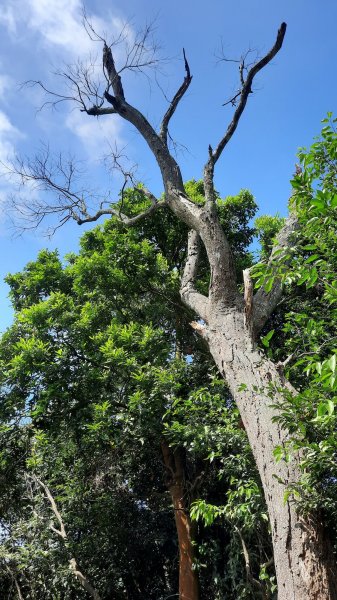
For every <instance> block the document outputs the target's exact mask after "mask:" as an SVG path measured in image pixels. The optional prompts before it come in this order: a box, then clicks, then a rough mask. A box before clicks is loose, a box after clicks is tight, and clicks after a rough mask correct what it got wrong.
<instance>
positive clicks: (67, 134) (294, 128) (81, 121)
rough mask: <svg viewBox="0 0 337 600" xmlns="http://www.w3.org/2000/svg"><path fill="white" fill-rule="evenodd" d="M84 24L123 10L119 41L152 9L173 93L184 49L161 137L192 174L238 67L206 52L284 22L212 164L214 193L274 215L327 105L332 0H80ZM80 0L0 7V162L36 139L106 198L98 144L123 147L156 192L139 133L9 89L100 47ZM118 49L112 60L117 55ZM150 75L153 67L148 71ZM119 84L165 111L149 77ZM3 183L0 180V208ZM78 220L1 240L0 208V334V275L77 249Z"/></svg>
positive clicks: (333, 49)
mask: <svg viewBox="0 0 337 600" xmlns="http://www.w3.org/2000/svg"><path fill="white" fill-rule="evenodd" d="M86 12H87V15H88V17H89V18H90V19H91V21H92V22H93V24H94V26H95V29H96V30H97V31H98V32H100V33H102V34H105V35H106V36H107V37H108V39H109V38H110V36H111V35H113V34H116V32H117V31H118V29H119V28H120V27H121V24H122V23H123V22H124V21H125V20H128V21H129V23H130V25H129V35H130V38H132V36H133V35H134V32H135V30H137V29H139V28H141V27H142V26H143V25H144V23H145V22H147V21H152V20H154V19H155V37H156V39H157V40H158V42H159V43H160V45H161V55H162V56H163V57H164V58H166V59H167V60H166V61H164V63H163V64H162V66H161V69H160V72H159V73H157V79H158V80H159V82H160V87H161V89H162V90H164V92H165V94H166V95H167V96H168V97H172V95H173V94H174V92H175V91H176V89H177V87H178V86H179V84H180V83H181V81H182V78H183V76H184V73H183V62H182V48H183V47H184V48H185V49H186V53H187V56H188V59H189V63H190V67H191V72H192V74H193V81H192V85H191V87H190V89H189V91H188V93H187V95H186V97H185V98H184V99H183V101H182V103H181V105H180V107H179V109H178V111H177V114H176V115H175V117H174V119H173V120H172V124H171V130H170V131H171V135H172V136H173V138H174V139H175V140H176V142H178V143H179V144H181V147H180V149H179V150H178V160H179V162H180V164H181V167H182V171H183V176H184V178H185V179H186V180H187V179H191V178H195V179H198V178H200V177H201V174H202V166H203V164H204V162H205V160H206V158H207V147H208V144H209V143H210V144H212V145H213V146H214V145H216V143H217V141H218V140H219V138H220V136H221V135H222V134H223V132H224V130H225V127H226V126H227V124H228V122H229V120H230V118H231V115H232V109H231V108H230V107H229V106H227V107H223V106H222V104H223V102H225V101H226V100H227V99H228V98H229V97H230V96H231V94H232V93H233V91H235V85H236V82H237V66H236V65H235V64H231V63H219V62H218V61H217V59H216V55H217V54H218V51H219V48H220V46H221V44H222V47H223V48H224V51H225V53H226V55H227V56H228V57H230V58H239V57H240V55H241V54H242V53H243V52H244V51H246V50H247V49H248V48H249V47H250V48H253V49H257V50H258V51H259V52H260V54H263V53H264V52H266V51H267V50H269V48H270V47H271V46H272V44H273V43H274V41H275V37H276V32H277V29H278V27H279V26H280V24H281V22H282V21H286V23H287V25H288V30H287V34H286V38H285V42H284V46H283V48H282V50H281V52H280V53H279V54H278V55H277V57H276V58H275V59H274V60H273V62H272V63H271V64H270V65H269V66H268V67H267V68H266V69H265V70H264V71H263V72H262V73H261V74H260V75H259V77H258V79H257V80H256V84H255V91H254V93H253V94H252V95H251V97H250V98H249V104H248V106H247V109H246V111H245V114H244V115H243V118H242V120H241V122H240V125H239V128H238V130H237V132H236V134H235V137H234V138H233V139H232V141H231V142H230V144H229V146H228V147H227V149H226V151H225V152H224V155H223V157H222V159H221V161H220V162H219V163H218V165H217V172H216V187H217V189H218V190H219V191H220V193H221V195H222V196H226V195H229V194H235V193H237V192H238V191H239V190H240V189H241V188H248V189H250V190H251V191H252V192H253V194H254V196H255V198H256V201H257V203H258V204H259V206H260V209H261V212H262V213H272V214H274V213H275V212H277V211H278V212H280V213H281V214H285V212H286V204H287V199H288V197H289V194H290V185H289V180H290V178H291V176H292V173H293V172H294V164H295V162H296V151H297V149H298V147H299V146H306V145H309V144H310V143H311V141H312V139H313V137H314V136H315V135H317V134H318V133H319V130H320V126H321V124H320V121H321V119H322V118H323V117H324V116H325V114H326V113H327V112H328V111H333V112H336V101H337V96H336V94H337V82H336V77H335V71H336V62H337V38H336V23H337V3H336V2H335V1H333V0H321V2H318V1H315V0H310V1H308V0H307V1H304V0H283V1H282V2H271V1H269V2H267V1H266V0H236V1H235V2H233V1H231V2H229V1H227V0H209V2H204V1H200V0H195V1H194V2H192V1H187V0H185V1H184V0H180V1H178V0H170V2H161V1H159V0H157V1H155V0H146V1H145V0H137V1H136V0H127V1H125V0H124V2H121V1H120V0H118V1H116V2H112V1H111V0H107V1H106V0H100V2H93V1H90V2H87V3H86ZM81 15H82V3H81V2H80V1H79V0H7V1H6V2H2V3H1V7H0V161H2V162H6V161H7V159H8V158H10V157H11V156H13V155H15V154H21V155H24V156H32V155H33V154H34V153H36V152H38V151H39V148H40V147H41V144H42V143H47V142H48V143H49V146H50V150H51V151H52V152H55V153H58V152H61V151H62V152H64V153H65V154H67V153H69V152H70V153H72V154H73V155H76V156H78V157H79V159H80V160H81V161H83V164H82V166H83V169H84V167H85V168H86V169H87V173H88V177H89V179H90V181H91V182H95V185H97V188H99V189H100V190H101V191H102V194H106V192H107V190H108V191H109V197H111V198H112V199H113V198H115V197H116V196H117V192H118V188H119V186H120V179H119V178H118V176H115V175H113V174H108V175H105V174H104V173H103V168H102V162H101V158H102V155H104V153H106V152H107V151H108V144H109V143H110V144H112V145H114V144H115V143H116V144H117V146H118V147H119V148H125V150H124V153H127V154H128V155H129V156H130V160H131V162H132V164H135V163H137V164H138V173H137V177H138V179H139V180H143V181H144V182H145V183H146V185H147V186H148V187H149V188H150V189H151V191H153V192H154V193H155V194H159V193H160V192H161V189H162V187H161V182H160V177H159V173H158V169H157V167H156V165H155V164H154V161H153V159H152V157H151V155H150V153H149V151H148V150H147V148H146V147H145V145H144V143H143V142H142V140H141V139H140V138H139V136H138V135H137V134H136V133H135V132H134V131H132V129H131V128H130V127H129V126H128V125H126V124H124V123H123V122H121V121H120V120H119V118H118V117H115V116H113V115H110V116H109V117H107V118H104V119H100V120H97V119H96V118H93V117H88V116H86V115H84V114H82V113H80V112H78V111H75V110H74V107H73V106H71V105H64V106H62V107H60V109H59V110H58V111H51V110H50V109H45V110H43V111H37V109H38V108H39V107H40V106H41V104H42V103H43V100H44V98H43V95H42V93H41V91H39V90H38V89H36V88H30V87H26V88H21V87H20V84H21V83H22V82H24V81H26V80H29V79H36V80H42V81H43V82H45V83H46V85H48V86H49V87H52V88H53V89H55V90H60V89H61V88H60V87H59V86H60V85H61V82H60V81H59V80H58V79H57V77H55V76H54V75H53V74H52V73H53V72H54V71H55V70H57V69H58V68H62V66H63V65H64V64H65V63H67V64H68V63H70V64H73V63H74V62H75V61H76V59H77V57H80V58H82V59H83V58H85V57H86V56H87V55H88V54H89V53H92V54H93V55H94V56H95V55H96V56H97V63H98V64H99V63H100V60H101V47H100V45H99V44H97V43H92V42H91V41H90V39H89V38H88V36H87V35H86V33H85V31H84V29H83V27H82V25H81V18H82V17H81ZM118 59H119V56H117V60H118ZM149 75H150V76H151V73H149ZM124 87H125V92H126V97H127V99H128V100H129V102H131V103H134V104H135V105H136V106H137V107H138V108H140V109H141V110H142V111H143V112H144V113H145V114H146V116H147V117H148V118H149V119H150V120H151V122H152V123H153V124H154V125H158V124H159V122H160V117H161V116H162V114H163V112H164V111H165V109H166V107H167V103H166V100H165V98H164V96H163V93H162V91H161V90H160V89H159V88H158V86H157V85H156V82H155V81H152V83H150V82H149V80H148V79H147V78H142V77H139V76H138V77H134V78H131V77H128V78H127V80H126V81H125V85H124ZM13 191H14V187H13V183H12V182H10V181H8V180H7V179H6V178H4V177H1V178H0V204H1V206H3V205H4V200H5V198H6V197H7V196H8V194H10V193H11V192H13ZM82 232H83V228H79V227H78V226H77V225H75V224H69V223H68V224H66V225H65V226H64V227H63V228H62V229H59V230H58V231H57V232H56V234H55V235H54V237H53V238H52V239H51V240H49V239H48V238H46V237H45V236H44V230H43V227H42V228H41V229H39V230H37V231H34V232H30V233H26V234H24V235H23V236H21V237H13V230H12V229H11V226H10V223H9V219H8V215H7V214H6V211H4V210H3V211H2V214H1V217H0V256H1V261H0V304H1V310H0V330H3V329H4V328H5V327H6V326H8V325H9V324H10V322H11V319H12V313H11V310H10V306H9V301H8V298H7V294H8V288H7V286H6V285H5V284H4V283H3V277H4V276H5V274H6V273H8V272H16V271H18V270H20V269H22V267H23V266H24V265H25V264H26V263H27V261H29V260H34V258H35V257H36V256H37V253H38V251H39V250H40V249H42V248H44V247H49V248H59V251H60V254H61V256H63V255H64V254H66V253H67V252H69V251H73V250H75V251H76V248H77V245H78V239H79V236H80V235H81V233H82Z"/></svg>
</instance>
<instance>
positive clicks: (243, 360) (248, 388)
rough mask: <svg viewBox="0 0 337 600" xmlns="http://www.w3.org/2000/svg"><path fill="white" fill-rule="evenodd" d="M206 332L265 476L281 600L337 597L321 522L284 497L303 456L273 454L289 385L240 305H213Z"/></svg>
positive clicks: (281, 435) (283, 435)
mask: <svg viewBox="0 0 337 600" xmlns="http://www.w3.org/2000/svg"><path fill="white" fill-rule="evenodd" d="M212 323H213V325H212ZM205 331H206V330H205ZM205 335H206V337H207V342H208V345H209V348H210V351H211V353H212V355H213V358H214V360H215V362H216V364H217V366H218V368H219V371H220V372H221V373H222V375H223V376H224V377H225V379H226V380H227V382H228V385H229V387H230V390H231V393H232V394H233V397H234V399H235V402H236V404H237V406H238V408H239V410H240V413H241V418H242V421H243V424H244V426H245V429H246V432H247V435H248V438H249V442H250V445H251V448H252V451H253V454H254V457H255V460H256V464H257V467H258V470H259V474H260V477H261V481H262V485H263V489H264V493H265V498H266V502H267V506H268V512H269V517H270V523H271V529H272V538H273V547H274V560H275V568H276V575H277V582H278V600H328V599H329V600H336V598H337V585H336V577H337V575H336V571H335V570H333V569H335V566H334V559H333V556H332V553H331V550H330V548H329V544H328V542H327V540H325V538H324V532H323V527H322V524H321V522H320V521H319V519H316V520H315V519H314V518H311V519H309V518H308V519H303V518H302V517H301V516H299V515H298V514H297V512H296V507H295V505H294V503H293V502H292V500H291V499H289V500H288V501H286V502H285V501H284V497H285V496H284V495H285V492H286V490H287V487H288V485H289V484H291V483H296V482H297V481H298V480H299V478H300V468H299V457H296V456H294V457H293V459H292V461H291V462H290V463H286V462H285V461H281V462H279V463H277V464H276V463H275V459H274V456H273V450H274V448H275V447H276V446H279V445H281V446H283V445H284V443H285V442H286V440H287V432H286V431H285V430H284V429H282V427H281V425H280V424H279V423H277V422H273V417H275V416H276V414H277V413H276V410H275V409H273V408H272V407H271V404H273V401H275V400H277V399H278V400H282V398H283V395H282V389H285V388H288V389H291V386H290V384H289V383H286V382H285V381H283V380H282V378H281V377H280V374H279V372H278V371H277V369H276V367H275V365H274V364H273V363H272V362H270V361H269V360H268V359H266V358H265V357H264V356H262V355H261V354H260V353H259V352H258V351H257V350H254V349H253V347H252V345H251V342H250V339H249V335H248V333H247V328H246V326H245V324H244V315H243V311H241V310H240V309H234V308H232V309H229V310H228V312H227V313H224V312H223V311H222V312H217V311H214V313H213V314H212V315H210V321H209V326H208V327H207V333H206V334H205ZM271 385H272V386H273V387H271ZM271 392H272V397H273V399H271V397H270V394H271ZM275 475H277V477H275Z"/></svg>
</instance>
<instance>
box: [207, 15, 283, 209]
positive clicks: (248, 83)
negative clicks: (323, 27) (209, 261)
mask: <svg viewBox="0 0 337 600" xmlns="http://www.w3.org/2000/svg"><path fill="white" fill-rule="evenodd" d="M286 28H287V25H286V23H282V24H281V27H280V28H279V30H278V32H277V37H276V41H275V44H274V45H273V47H272V48H271V50H269V52H268V53H267V54H266V55H265V56H264V57H263V58H261V59H260V60H259V61H258V62H257V63H256V64H254V65H253V66H252V67H251V68H250V69H249V70H248V73H247V76H246V79H244V70H245V66H244V62H242V60H241V63H240V65H241V71H240V78H241V84H242V87H241V90H240V92H239V93H238V94H236V95H235V96H234V97H233V98H232V103H234V104H235V103H236V102H237V103H238V104H237V108H236V110H235V112H234V115H233V118H232V120H231V122H230V124H229V125H228V127H227V130H226V132H225V135H224V136H223V137H222V139H221V140H220V142H219V144H218V146H217V147H216V148H215V150H213V148H212V147H211V146H209V158H208V161H207V163H206V165H205V169H204V183H205V194H206V200H207V203H208V206H209V207H210V206H211V205H212V204H213V203H214V198H215V196H214V187H213V177H214V166H215V164H216V162H217V161H218V159H219V158H220V156H221V154H222V152H223V150H224V148H225V147H226V145H227V144H228V142H229V141H230V139H231V138H232V136H233V134H234V132H235V130H236V128H237V126H238V123H239V121H240V118H241V115H242V113H243V111H244V109H245V106H246V104H247V100H248V96H249V94H251V93H252V83H253V80H254V77H255V76H256V75H257V73H259V71H261V70H262V69H263V68H264V67H265V66H266V65H267V64H268V63H270V61H271V60H272V59H273V58H274V56H276V54H277V53H278V51H279V50H280V49H281V47H282V44H283V39H284V36H285V32H286Z"/></svg>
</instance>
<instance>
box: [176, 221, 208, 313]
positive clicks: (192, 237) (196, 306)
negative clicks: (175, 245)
mask: <svg viewBox="0 0 337 600" xmlns="http://www.w3.org/2000/svg"><path fill="white" fill-rule="evenodd" d="M200 245H201V240H200V236H199V235H198V233H197V232H196V231H195V230H194V229H192V230H190V231H189V234H188V248H187V258H186V263H185V269H184V273H183V276H182V279H181V288H180V293H181V298H182V300H183V301H184V302H185V303H186V304H187V306H189V307H190V308H192V309H193V310H194V311H195V312H196V313H197V314H198V315H199V316H200V317H201V318H202V319H203V320H204V321H206V322H207V320H208V316H207V309H208V298H207V297H206V296H204V295H203V294H200V292H198V291H197V290H196V288H195V281H196V278H197V275H198V265H199V258H200Z"/></svg>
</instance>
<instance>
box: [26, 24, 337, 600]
mask: <svg viewBox="0 0 337 600" xmlns="http://www.w3.org/2000/svg"><path fill="white" fill-rule="evenodd" d="M87 27H89V29H90V26H88V24H87ZM285 32H286V24H285V23H282V25H281V27H280V29H279V31H278V33H277V37H276V41H275V43H274V45H273V47H272V48H271V50H270V51H269V52H268V53H267V54H266V55H265V56H264V57H263V58H262V59H260V60H259V61H258V62H256V64H254V65H253V66H251V67H249V68H247V65H246V63H245V59H243V60H242V62H241V64H240V89H239V91H238V92H237V94H235V96H234V97H233V98H232V99H231V102H232V104H233V106H234V107H235V111H234V116H233V118H232V120H231V122H230V123H229V125H228V127H227V129H226V131H225V133H224V134H223V135H222V136H220V141H219V142H218V144H217V145H216V146H215V147H212V146H209V148H208V158H207V161H206V163H205V167H204V172H203V184H204V194H205V202H204V203H198V202H196V201H195V200H194V199H193V198H192V197H191V196H190V195H189V192H188V190H187V189H186V188H185V186H184V184H183V179H182V176H181V171H180V168H179V165H178V163H177V161H176V159H175V158H174V157H173V155H172V153H171V152H170V148H169V143H168V139H169V132H168V127H169V123H170V120H171V118H172V117H173V115H174V113H175V111H176V109H177V107H178V104H179V102H180V100H181V98H182V97H183V95H184V94H185V92H186V91H187V89H188V88H189V86H190V84H191V81H192V76H191V73H190V68H189V65H188V62H187V60H186V57H185V55H184V57H185V78H184V81H183V83H182V84H181V86H180V88H179V89H178V91H177V92H176V94H175V96H174V97H173V99H172V101H171V102H170V104H169V107H168V109H167V111H166V113H165V115H164V116H163V119H162V121H161V124H160V127H159V130H158V131H156V130H155V129H154V127H153V126H152V125H151V124H150V122H149V121H148V119H147V118H146V117H145V116H144V115H143V114H142V113H141V112H140V111H139V110H138V109H137V108H136V107H135V106H133V105H131V104H130V103H129V102H128V100H127V92H126V90H125V89H124V85H123V75H124V71H125V70H126V69H131V70H135V69H140V68H142V66H143V65H144V62H145V63H146V55H144V52H146V36H145V37H144V38H142V39H141V40H139V41H138V42H137V43H136V44H135V46H134V48H133V49H130V48H129V49H128V52H127V61H126V63H125V64H121V65H118V64H117V62H116V60H115V57H114V52H113V51H114V45H113V44H111V45H109V44H108V43H107V42H106V41H105V40H103V39H102V38H101V41H102V45H103V73H104V84H103V90H102V91H101V89H100V88H99V86H98V85H97V82H96V81H95V82H93V81H91V80H90V72H89V71H88V69H85V68H84V67H83V65H82V66H81V65H80V66H79V67H78V68H75V69H74V68H73V69H72V70H71V71H69V72H68V73H65V77H66V81H67V83H68V85H69V86H70V87H71V92H67V93H66V94H65V95H64V93H63V92H62V90H60V91H58V92H57V95H58V99H62V98H65V97H66V98H69V96H71V97H73V99H74V100H75V101H76V102H77V104H78V105H79V107H80V109H81V110H82V111H84V112H86V114H87V115H88V117H99V118H102V119H106V118H121V119H123V120H125V121H128V122H129V123H131V125H133V127H135V129H136V130H137V131H138V132H139V134H140V135H141V136H142V137H143V139H144V141H145V143H146V144H147V145H148V146H149V148H150V150H151V152H152V153H153V156H154V158H155V160H156V161H157V164H158V166H159V169H160V172H161V176H162V181H163V187H164V191H165V195H164V198H163V199H161V200H157V199H156V198H155V197H154V195H153V194H152V193H151V192H150V191H149V190H147V189H146V188H143V194H144V196H145V197H146V198H147V199H148V206H147V208H146V209H145V210H144V211H143V212H140V213H138V214H137V215H134V216H132V217H127V216H126V215H125V214H123V211H122V209H121V210H116V208H115V207H114V206H113V205H110V206H108V207H107V208H106V207H105V204H104V202H102V204H101V206H100V208H99V210H98V211H97V212H94V213H90V209H89V208H88V207H89V206H90V202H91V199H90V198H86V197H85V191H81V192H77V191H76V189H74V188H73V187H72V174H73V168H72V165H70V168H69V171H68V172H65V171H66V169H65V167H64V164H63V163H62V162H60V163H59V164H58V165H57V166H58V173H59V175H62V174H63V175H66V177H65V179H64V180H63V181H62V182H61V180H60V179H57V178H55V177H53V175H52V174H51V172H50V171H49V167H48V163H47V161H46V160H45V159H44V158H43V157H42V158H41V157H39V158H38V159H37V161H35V162H34V161H33V162H31V163H29V164H28V165H25V164H23V163H20V162H19V163H18V164H17V165H16V170H17V172H19V173H20V175H21V177H22V178H23V180H33V181H35V182H36V183H37V184H38V185H39V186H40V187H42V188H43V189H45V190H49V191H54V192H56V196H57V202H56V203H55V204H50V203H48V202H44V201H42V202H41V201H40V199H39V198H37V199H35V200H33V202H32V204H31V205H30V206H29V207H28V210H29V212H30V215H31V216H33V217H35V218H36V219H37V220H38V221H39V220H41V218H43V217H44V216H45V215H46V214H50V213H56V212H59V213H60V215H61V219H62V221H63V222H64V221H66V220H68V219H69V218H73V219H75V220H76V221H77V223H78V224H82V223H88V222H92V221H96V220H97V219H99V218H100V217H102V216H104V215H114V214H117V216H119V218H120V219H121V221H122V222H123V223H124V225H127V226H132V225H133V224H134V223H136V222H138V221H139V220H141V219H144V218H146V217H147V216H148V215H149V214H151V213H152V212H154V211H157V210H158V211H159V210H160V209H161V208H162V207H164V206H165V207H167V208H169V209H170V210H171V211H172V212H173V213H174V214H175V215H176V217H178V219H179V220H180V221H182V222H183V223H184V224H186V225H187V226H188V228H189V234H188V251H187V258H186V262H185V267H184V271H183V275H182V278H181V289H180V293H181V298H182V300H183V302H184V303H185V304H186V306H187V307H189V309H191V311H193V313H194V315H195V320H194V321H192V323H191V324H192V327H193V328H194V329H195V331H196V332H197V333H198V334H199V335H200V336H201V338H202V339H203V340H204V342H205V343H206V344H207V346H208V348H209V351H210V353H211V354H212V356H213V359H214V361H215V364H216V365H217V367H218V369H219V372H220V373H221V375H222V376H223V377H224V378H225V380H226V382H227V384H228V386H229V389H230V392H231V394H232V397H233V398H234V400H235V402H236V404H237V406H238V408H239V411H240V414H241V418H242V421H243V424H244V427H245V430H246V432H247V435H248V438H249V442H250V445H251V449H252V452H253V454H254V457H255V461H256V465H257V468H258V471H259V474H260V477H261V481H262V485H263V489H264V493H265V498H266V503H267V507H268V512H269V518H270V524H271V530H272V539H273V548H274V560H275V568H276V574H277V581H278V598H279V600H290V599H294V600H295V599H296V600H302V599H304V598H306V599H307V598H309V599H312V600H313V599H315V600H317V599H327V598H329V599H335V598H337V589H336V583H335V571H333V568H334V562H333V559H332V555H331V551H330V548H329V545H328V544H327V543H326V540H325V537H324V532H323V527H322V523H321V521H320V518H319V517H318V515H315V514H314V513H312V514H310V515H307V516H306V517H304V516H301V515H300V514H299V512H298V510H297V509H296V506H295V504H294V502H293V498H292V496H291V495H290V496H289V494H288V493H287V491H288V489H289V487H290V488H291V486H294V485H296V483H297V482H298V481H299V480H300V478H301V469H300V455H299V454H298V453H294V454H293V457H292V461H291V462H287V461H280V462H278V463H277V464H275V460H274V455H273V452H274V449H275V448H276V447H280V446H281V447H282V446H285V445H287V443H288V440H289V432H288V429H287V427H286V426H285V425H284V423H283V421H282V420H279V419H277V418H275V417H277V416H278V414H279V412H278V410H277V409H276V408H275V405H277V404H279V405H281V404H282V402H283V400H284V395H285V393H286V394H288V395H289V394H290V395H292V396H294V395H296V390H295V389H294V388H293V387H292V386H291V385H290V383H289V382H288V381H287V380H286V379H285V377H284V373H283V371H282V369H280V367H279V366H278V365H277V364H275V363H274V362H273V361H272V360H271V359H270V358H268V357H267V356H266V355H265V354H264V353H263V352H261V351H260V350H258V348H257V346H256V341H257V338H258V335H259V333H260V331H261V330H262V328H263V327H264V326H265V325H266V323H267V322H268V320H269V319H270V318H271V316H272V315H273V312H274V311H275V309H276V307H277V305H278V303H279V302H280V300H281V297H282V285H281V277H280V276H279V274H278V267H277V265H278V262H279V261H280V260H281V258H280V257H282V255H283V254H284V253H285V254H286V249H287V248H288V247H289V246H291V245H292V244H293V243H294V235H295V232H296V229H297V227H298V218H297V210H296V203H294V202H293V203H292V204H291V207H290V214H289V217H288V219H287V220H286V222H285V225H284V227H283V228H282V229H281V231H280V232H279V234H278V236H277V240H276V243H275V246H274V249H273V251H272V253H271V260H270V267H271V271H270V273H269V279H268V282H267V283H266V284H265V285H263V286H261V287H260V288H259V289H258V290H257V291H256V293H255V294H253V284H252V280H251V276H250V272H249V270H245V271H244V290H243V291H242V289H241V288H240V286H238V282H237V265H236V262H235V258H234V257H233V252H232V248H231V243H230V237H229V235H226V233H225V231H224V228H223V227H222V225H221V222H220V220H219V215H218V211H217V206H216V193H215V189H214V171H215V167H216V165H217V163H218V161H219V159H220V158H221V155H222V153H223V151H224V149H225V148H226V146H227V144H228V142H229V141H230V139H231V138H232V136H233V134H234V132H235V130H236V128H237V125H238V123H239V120H240V117H241V115H242V113H243V111H244V109H245V107H246V103H247V100H248V97H249V95H250V93H251V92H252V84H253V80H254V77H255V76H256V75H257V73H258V72H259V71H261V69H263V68H264V67H266V66H267V65H268V63H269V62H270V61H271V60H272V59H273V57H274V56H275V55H276V54H277V52H278V51H279V50H280V48H281V46H282V43H283V40H284V36H285ZM90 33H91V35H92V36H94V35H95V33H94V32H93V31H92V30H90ZM96 39H98V36H96ZM120 41H121V38H120V39H119V40H118V42H120ZM149 60H151V59H149ZM115 162H116V163H118V156H115ZM129 175H130V174H129ZM21 210H22V205H21ZM203 253H205V254H206V256H207V263H208V270H209V275H210V277H209V285H208V289H207V290H205V289H204V288H203V289H201V288H200V286H199V285H198V275H199V270H198V269H199V263H200V258H202V255H203ZM272 403H273V405H274V408H273V407H272V406H271V404H272Z"/></svg>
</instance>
